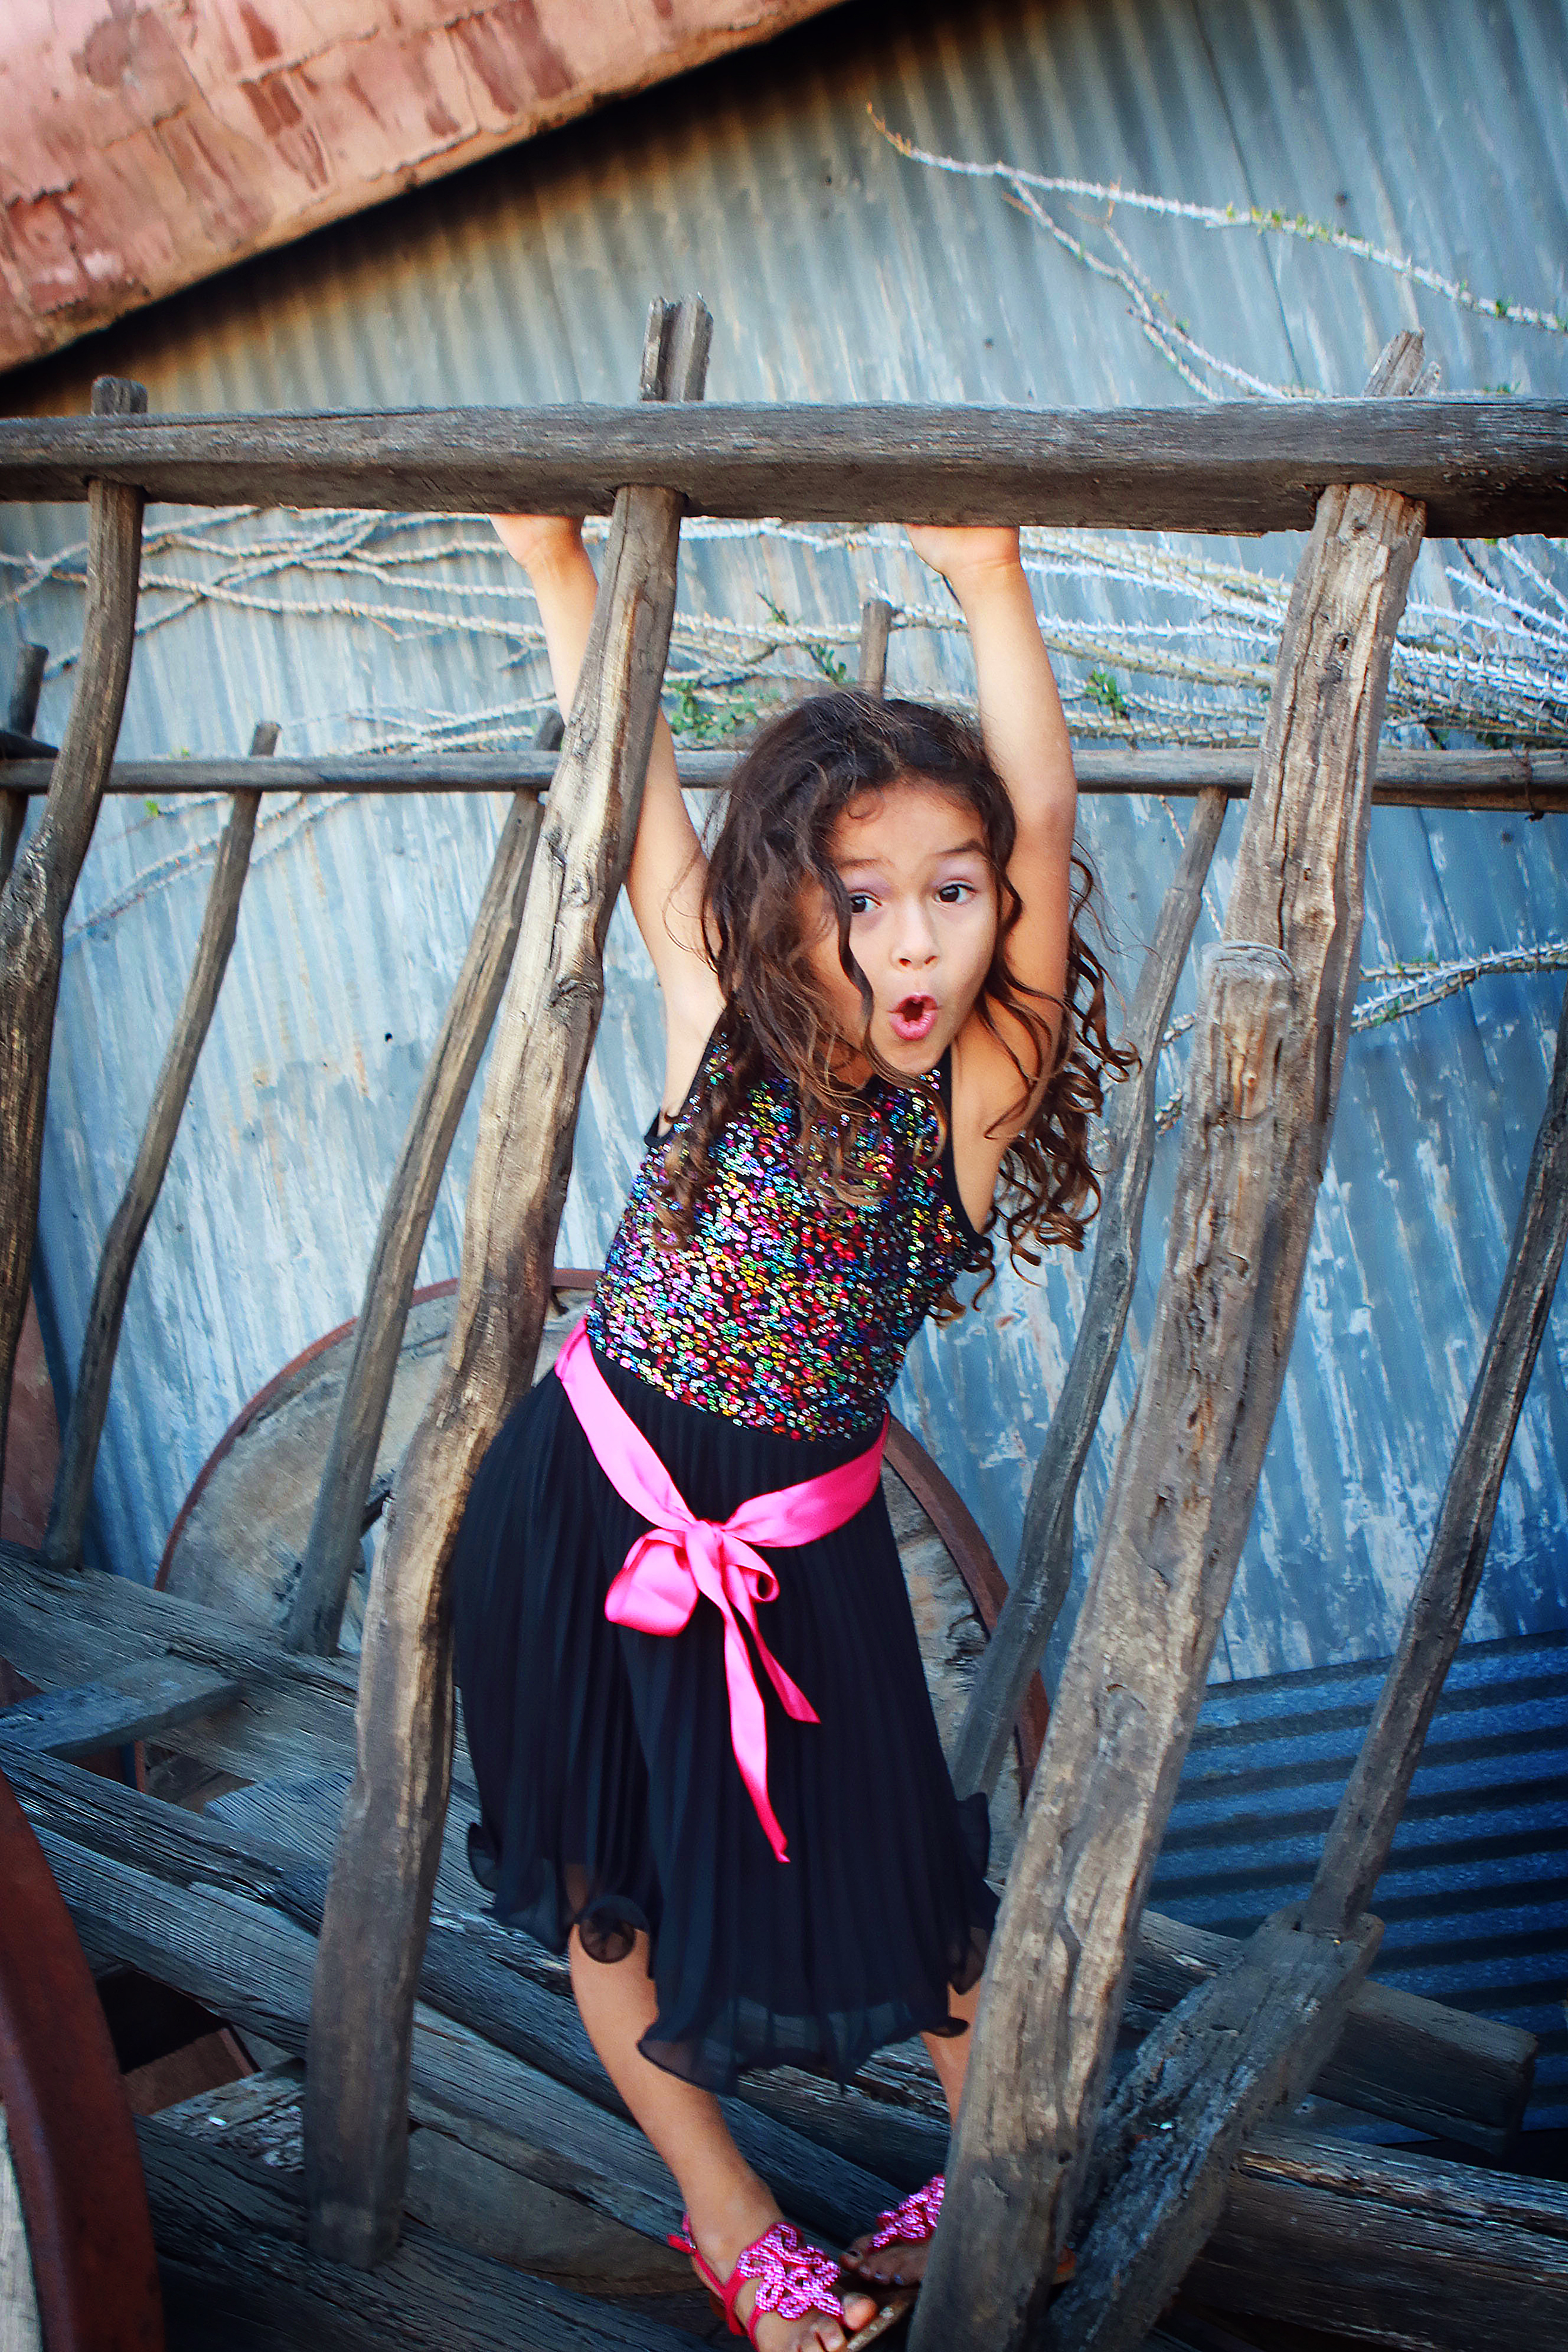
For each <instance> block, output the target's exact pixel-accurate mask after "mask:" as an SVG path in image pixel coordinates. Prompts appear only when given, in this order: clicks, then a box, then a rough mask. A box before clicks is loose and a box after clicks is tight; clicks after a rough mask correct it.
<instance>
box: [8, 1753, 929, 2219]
mask: <svg viewBox="0 0 1568 2352" xmlns="http://www.w3.org/2000/svg"><path fill="white" fill-rule="evenodd" d="M3 1721H4V1718H3V1717H0V1722H3ZM5 1760H6V1768H7V1769H8V1771H9V1772H10V1773H11V1776H12V1780H13V1785H14V1787H15V1788H16V1793H17V1796H18V1799H19V1800H20V1801H21V1802H22V1804H23V1806H24V1808H25V1810H26V1813H27V1815H28V1818H29V1820H30V1821H31V1822H33V1824H34V1827H35V1829H36V1830H37V1832H38V1833H39V1834H40V1836H42V1837H43V1838H45V1839H46V1840H47V1841H48V1842H49V1843H48V1850H49V1852H50V1853H51V1854H53V1853H58V1851H60V1850H61V1849H62V1848H68V1849H69V1850H70V1853H71V1854H72V1856H73V1860H72V1862H71V1864H70V1866H69V1868H70V1875H69V1881H68V1892H70V1890H71V1889H75V1890H77V1891H76V1892H75V1893H72V1894H71V1896H70V1899H71V1900H72V1902H73V1906H78V1902H79V1893H80V1889H81V1887H82V1886H83V1885H90V1884H93V1883H94V1882H95V1878H96V1876H97V1875H98V1874H100V1872H101V1871H102V1870H107V1869H110V1866H112V1872H113V1874H114V1875H113V1876H112V1888H117V1889H118V1890H119V1891H120V1895H121V1897H122V1899H123V1900H124V1901H125V1902H126V1904H127V1905H128V1906H129V1908H128V1910H127V1913H126V1916H125V1920H124V1922H123V1923H122V1925H121V1926H119V1927H117V1926H116V1915H115V1913H114V1910H113V1908H112V1904H111V1903H110V1902H107V1901H106V1900H105V1898H104V1897H103V1895H102V1894H101V1891H100V1894H99V1895H96V1896H95V1897H94V1904H95V1907H94V1909H93V1910H92V1911H91V1913H90V1914H89V1913H86V1912H84V1911H82V1910H81V1909H80V1908H79V1927H80V1928H81V1929H82V1930H83V1931H84V1932H87V1933H90V1934H91V1935H93V1936H94V1937H97V1938H98V1939H99V1940H100V1942H102V1941H104V1940H106V1939H107V1940H111V1939H112V1938H113V1937H115V1936H116V1935H122V1934H130V1933H132V1932H135V1933H137V1934H138V1935H139V1937H140V1940H139V1942H138V1943H137V1946H136V1950H135V1951H132V1950H130V1949H127V1950H126V1951H125V1952H123V1953H122V1954H121V1957H122V1958H129V1959H135V1960H136V1964H137V1965H138V1966H148V1967H150V1970H151V1973H153V1975H158V1976H162V1977H163V1978H164V1979H165V1980H170V1981H174V1980H175V1979H168V1978H167V1975H166V1972H167V1971H168V1970H169V1969H171V1968H174V1969H181V1970H183V1971H184V1973H183V1974H182V1976H181V1977H180V1978H179V1979H177V1980H178V1981H179V1982H180V1983H181V1986H182V1989H183V1990H186V1991H188V1992H191V1993H193V1994H194V1995H195V1997H196V1998H197V1999H200V2000H205V2001H206V2002H207V2003H208V2005H209V2006H211V2007H213V2008H215V2009H216V2011H218V2013H219V2014H220V2015H223V2016H227V2017H230V2018H234V2019H236V2020H237V2021H238V2022H240V2023H241V2024H242V2025H243V2024H249V2025H250V2026H251V2027H252V2028H253V2029H254V2030H256V2031H258V2032H263V2033H265V2034H266V2035H267V2037H268V2039H269V2040H273V2041H279V2042H282V2043H283V2045H284V2046H286V2047H289V2048H292V2047H293V2046H294V2042H293V2041H292V2040H291V2039H290V2038H289V2037H290V2035H291V2034H294V2033H297V2032H302V2031H303V2028H304V2025H305V2012H304V2009H303V2006H302V2000H301V1996H300V1968H299V1963H298V1947H297V1945H296V1944H295V1942H294V1940H293V1930H294V1928H297V1927H298V1928H302V1929H303V1930H304V1931H305V1932H306V1934H307V1935H314V1934H315V1933H316V1931H317V1929H318V1928H319V1927H320V1924H321V1907H322V1898H323V1895H324V1891H325V1885H326V1869H325V1864H326V1860H327V1857H328V1854H329V1853H330V1844H329V1843H328V1841H327V1840H326V1839H324V1838H323V1837H322V1836H321V1827H322V1826H323V1824H322V1823H321V1819H320V1816H317V1817H316V1819H314V1820H312V1819H310V1817H308V1816H302V1815H301V1813H300V1811H295V1810H293V1809H285V1810H284V1811H283V1812H282V1814H281V1816H280V1818H279V1829H280V1831H281V1834H280V1835H276V1836H268V1835H265V1834H258V1832H256V1830H254V1829H253V1828H250V1827H248V1826H245V1825H240V1824H237V1823H236V1822H233V1821H231V1820H229V1819H227V1818H226V1817H225V1818H219V1819H215V1818H213V1817H212V1815H211V1814H210V1813H208V1814H206V1815H195V1816H193V1815H191V1814H189V1813H186V1812H185V1811H183V1810H182V1809H181V1808H179V1807H176V1806H172V1805H165V1804H161V1803H159V1802H158V1801H157V1800H156V1799H153V1798H147V1797H142V1796H140V1795H138V1794H137V1793H136V1792H135V1791H134V1790H127V1789H124V1788H121V1786H120V1785H119V1784H117V1783H115V1782H111V1781H107V1780H101V1779H100V1777H99V1776H98V1775H96V1774H93V1773H88V1772H82V1771H79V1770H71V1769H68V1768H66V1767H64V1766H62V1765H60V1764H59V1763H58V1762H56V1761H55V1760H54V1759H53V1758H52V1757H50V1756H47V1755H40V1754H32V1755H28V1754H26V1753H18V1754H16V1755H12V1754H7V1755H6V1759H5ZM318 1854H319V1855H320V1857H321V1862H320V1866H317V1863H316V1857H317V1855H318ZM122 1874H129V1875H122ZM62 1883H63V1884H64V1883H66V1882H62ZM160 1890H161V1891H160ZM209 1893H210V1894H213V1895H223V1896H225V1897H226V1898H228V1897H232V1898H234V1899H236V1900H237V1901H239V1902H241V1903H243V1904H245V1905H247V1906H250V1907H249V1909H248V1910H246V1911H242V1912H239V1913H233V1912H223V1911H220V1912H219V1913H217V1914H214V1915H211V1916H208V1915H205V1914H204V1913H203V1912H202V1909H201V1906H202V1903H203V1902H204V1900H205V1896H206V1895H207V1894H209ZM475 1898H476V1899H475V1905H474V1906H470V1907H469V1908H468V1909H467V1910H465V1911H463V1912H462V1913H461V1914H457V1915H454V1914H452V1913H450V1912H445V1911H444V1912H443V1914H442V1916H438V1917H437V1918H436V1919H435V1920H434V1921H433V1922H432V1925H431V1927H430V1931H429V1936H428V1940H427V1942H426V1952H425V1962H424V1968H423V1970H422V1973H421V1977H420V1983H419V2000H420V2012H419V2013H420V2015H421V2017H422V2018H423V2019H424V2020H425V2021H426V2026H427V2027H431V2021H433V2020H434V2019H435V2018H436V2017H440V2018H444V2019H446V2020H447V2021H449V2022H450V2023H451V2024H452V2025H454V2026H455V2027H458V2028H460V2029H462V2030H463V2031H464V2032H467V2033H469V2034H471V2035H472V2037H473V2039H474V2041H475V2042H483V2043H486V2044H488V2045H489V2046H490V2047H491V2048H493V2049H495V2050H497V2051H500V2052H505V2053H509V2054H510V2056H511V2057H513V2058H517V2059H521V2060H522V2061H523V2062H524V2063H525V2064H526V2065H527V2066H528V2067H530V2068H531V2069H533V2070H535V2071H536V2072H537V2073H538V2074H541V2075H542V2076H548V2077H549V2078H550V2080H551V2081H552V2083H554V2084H559V2085H561V2086H562V2087H563V2090H564V2091H566V2092H569V2093H571V2094H572V2095H574V2097H575V2098H578V2099H582V2100H585V2101H586V2102H587V2103H588V2104H589V2105H591V2106H593V2107H595V2109H599V2110H602V2111H604V2112H605V2114H607V2115H610V2116H615V2117H616V2118H617V2119H618V2120H619V2121H621V2122H623V2123H625V2122H626V2120H627V2118H626V2110H625V2109H624V2107H623V2106H622V2105H621V2101H620V2099H619V2097H618V2095H617V2094H616V2090H615V2088H614V2086H613V2084H611V2082H610V2080H609V2077H608V2076H607V2075H606V2074H605V2071H604V2069H603V2067H602V2066H601V2065H600V2063H599V2060H598V2058H597V2056H596V2054H595V2052H594V2049H593V2047H592V2044H591V2043H590V2042H589V2041H588V2039H587V2036H586V2034H585V2033H584V2030H583V2027H582V2024H581V2021H579V2019H578V2017H577V2013H576V2009H575V2006H574V2003H573V2001H572V2000H571V1998H570V1992H569V1988H568V1987H567V1986H566V1985H565V1984H564V1983H563V1982H562V1981H561V1980H560V1976H559V1974H557V1975H555V1976H552V1977H551V1976H546V1977H542V1972H538V1971H536V1970H535V1969H533V1968H532V1967H531V1965H530V1963H531V1961H532V1960H534V1959H535V1958H538V1959H544V1958H546V1956H545V1955H544V1954H542V1953H540V1952H538V1950H537V1948H536V1947H533V1946H531V1944H530V1943H529V1940H528V1939H527V1938H526V1937H518V1936H514V1935H510V1934H509V1932H508V1931H507V1930H506V1929H505V1928H503V1927H500V1925H499V1923H498V1922H497V1921H496V1920H495V1919H494V1918H493V1917H491V1916H489V1914H488V1913H486V1912H482V1911H480V1910H479V1908H478V1907H477V1900H478V1897H477V1890H475ZM261 1906H267V1908H266V1909H263V1908H262V1907H261ZM132 1914H134V1916H135V1919H136V1920H137V1921H139V1922H140V1927H139V1928H135V1929H133V1928H132ZM170 1918H173V1919H174V1920H175V1921H177V1923H178V1925H177V1927H176V1928H175V1929H174V1930H173V1931H171V1929H170V1927H169V1926H168V1921H169V1920H170ZM274 1918H275V1920H276V1925H277V1926H278V1927H279V1928H282V1929H285V1930H287V1932H286V1933H285V1934H284V1935H283V1937H282V1938H281V1940H280V1942H279V1968H280V1969H281V1975H280V1977H279V1980H278V1983H277V1984H276V1985H268V1987H267V1988H266V1989H265V1995H266V2000H267V2004H268V2006H267V2010H266V2011H265V2013H264V2015H263V2016H261V2017H258V2016H256V2015H253V2014H249V2013H248V2012H246V2011H244V2008H243V2005H244V2003H245V2002H246V2001H247V1999H254V1998H255V1995H254V1993H251V1994H247V1989H246V1983H245V1972H246V1971H247V1970H248V1969H252V1968H253V1967H255V1966H256V1965H258V1951H265V1950H267V1949H268V1948H270V1946H269V1943H268V1938H269V1937H271V1935H272V1930H273V1923H274ZM236 1920H238V1921H239V1922H240V1923H241V1928H240V1932H239V1934H238V1940H237V1944H236V1947H235V1950H234V1953H233V1955H232V1957H226V1956H225V1949H224V1947H225V1941H226V1938H232V1937H234V1936H235V1934H236V1928H235V1922H236ZM290 1923H291V1924H290ZM149 1952H152V1953H154V1954H156V1955H157V1956H158V1965H157V1966H155V1967H154V1966H152V1965H151V1963H150V1961H149V1960H148V1958H147V1955H148V1954H149ZM138 1954H140V1955H141V1957H140V1958H138V1957H137V1956H138ZM193 1970H195V1971H197V1972H198V1973H197V1974H195V1975H193V1974H192V1973H191V1972H192V1971H193ZM204 1988H205V1989H204ZM237 2005H238V2006H237ZM279 2016H280V2017H281V2025H279ZM275 2029H276V2030H275ZM432 2030H433V2027H432ZM467 2046H468V2045H467V2044H465V2047H467ZM425 2079H426V2088H427V2089H433V2090H434V2093H435V2095H441V2092H440V2087H439V2082H438V2080H437V2079H436V2078H435V2077H434V2075H433V2074H431V2073H430V2071H429V2070H428V2069H427V2070H426V2078H425ZM800 2082H801V2084H802V2085H803V2086H804V2085H805V2084H806V2082H807V2078H805V2077H801V2078H800ZM749 2087H750V2086H748V2088H749ZM811 2088H812V2089H813V2090H814V2091H815V2094H816V2096H815V2098H814V2099H809V2100H808V2099H806V2098H805V2096H804V2092H803V2095H801V2096H800V2097H798V2098H797V2100H796V2101H795V2103H794V2112H793V2113H787V2114H785V2113H781V2112H780V2111H779V2108H778V2106H777V2105H776V2104H774V2103H772V2102H769V2101H768V2100H766V2099H761V2100H759V2099H752V2098H749V2097H745V2098H737V2099H727V2100H726V2101H725V2102H724V2110H725V2115H726V2119H727V2120H728V2122H729V2124H730V2127H731V2132H732V2133H733V2135H734V2137H735V2139H736V2141H737V2143H738V2145H739V2146H740V2147H741V2148H742V2153H743V2154H744V2155H745V2157H746V2158H747V2160H748V2161H749V2162H750V2163H751V2164H752V2165H753V2166H754V2167H755V2168H756V2169H757V2170H758V2171H759V2172H760V2173H762V2174H763V2177H764V2178H765V2179H768V2180H769V2181H771V2182H772V2184H773V2188H774V2190H775V2192H776V2193H777V2195H778V2196H779V2197H780V2198H781V2200H783V2202H784V2207H785V2209H786V2210H787V2211H788V2212H789V2213H791V2214H792V2215H793V2216H794V2217H795V2219H796V2220H798V2221H803V2222H805V2223H806V2224H807V2225H808V2226H810V2227H812V2228H815V2229H816V2230H819V2231H820V2230H826V2231H828V2232H829V2233H830V2234H837V2236H838V2238H839V2239H840V2240H841V2241H843V2240H845V2239H847V2238H848V2237H849V2236H852V2235H853V2234H854V2231H856V2230H857V2229H858V2228H859V2227H860V2226H861V2222H862V2220H863V2218H864V2217H865V2216H866V2215H868V2214H870V2213H875V2212H877V2211H878V2210H880V2208H881V2207H882V2206H884V2205H886V2204H887V2203H888V2202H889V2200H890V2198H891V2196H892V2192H893V2189H894V2188H895V2186H897V2187H914V2186H916V2185H918V2182H919V2181H920V2180H923V2179H927V2178H929V2175H930V2172H931V2164H930V2163H929V2162H927V2163H926V2165H925V2168H924V2170H923V2171H920V2170H916V2169H915V2167H914V2165H913V2164H909V2163H906V2166H905V2169H906V2170H907V2171H908V2172H909V2174H910V2178H909V2179H898V2180H896V2181H895V2179H893V2178H892V2177H890V2176H889V2175H887V2174H886V2173H884V2172H883V2171H881V2170H880V2169H879V2167H878V2164H877V2162H876V2160H875V2147H874V2145H871V2146H863V2147H861V2148H859V2149H857V2148H856V2147H855V2146H854V2145H853V2143H852V2141H851V2144H849V2145H846V2144H844V2141H845V2135H844V2133H843V2129H842V2118H841V2115H840V2109H841V2107H842V2106H844V2105H848V2104H850V2102H849V2101H847V2100H846V2099H844V2098H843V2097H842V2095H840V2094H838V2093H837V2091H836V2090H835V2089H833V2088H831V2087H830V2086H827V2085H825V2084H813V2085H811ZM858 2105H859V2107H860V2108H861V2109H862V2110H865V2109H870V2108H873V2106H874V2103H873V2102H871V2101H869V2100H861V2101H860V2102H859V2103H858ZM575 2112H576V2110H575V2109H574V2108H569V2109H563V2110H562V2113H563V2114H564V2115H566V2116H568V2119H569V2118H570V2116H571V2115H573V2114H575ZM870 2120H872V2119H871V2118H868V2117H867V2116H865V2115H864V2113H862V2115H861V2117H860V2122H861V2132H862V2137H864V2136H865V2133H866V2126H867V2124H868V2121H870ZM898 2121H899V2118H898V2117H897V2116H892V2117H890V2118H889V2123H890V2126H891V2127H892V2136H893V2137H894V2139H895V2145H896V2137H897V2130H896V2127H897V2125H898ZM818 2125H821V2126H824V2129H823V2130H822V2131H821V2132H820V2133H819V2132H818V2130H817V2128H816V2126H818ZM904 2137H905V2138H906V2140H908V2139H911V2138H913V2137H915V2136H914V2135H912V2134H910V2132H909V2131H908V2130H907V2129H906V2132H905V2134H904ZM919 2137H920V2139H921V2147H920V2150H919V2156H917V2157H916V2158H915V2163H916V2164H918V2162H919V2159H920V2157H923V2156H929V2154H930V2152H931V2151H930V2145H929V2142H930V2135H929V2134H924V2133H922V2134H921V2135H920V2136H919ZM945 2137H946V2136H945V2133H944V2134H942V2140H943V2144H945ZM563 2145H564V2144H563ZM568 2152H569V2151H568ZM908 2153H909V2151H908V2150H906V2155H908ZM868 2157H869V2158H871V2159H872V2160H871V2161H869V2162H868V2160H867V2159H868ZM941 2161H942V2150H941V2149H940V2148H939V2149H938V2151H937V2154H936V2162H937V2164H938V2165H939V2166H940V2163H941ZM661 2177H662V2176H661ZM660 2211H661V2213H663V2212H664V2211H665V2208H664V2207H662V2206H661V2208H660ZM661 2226H662V2224H661Z"/></svg>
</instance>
